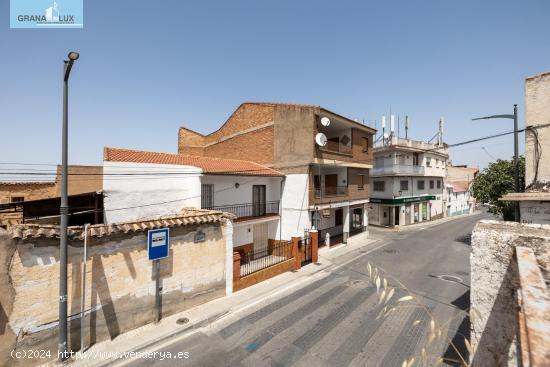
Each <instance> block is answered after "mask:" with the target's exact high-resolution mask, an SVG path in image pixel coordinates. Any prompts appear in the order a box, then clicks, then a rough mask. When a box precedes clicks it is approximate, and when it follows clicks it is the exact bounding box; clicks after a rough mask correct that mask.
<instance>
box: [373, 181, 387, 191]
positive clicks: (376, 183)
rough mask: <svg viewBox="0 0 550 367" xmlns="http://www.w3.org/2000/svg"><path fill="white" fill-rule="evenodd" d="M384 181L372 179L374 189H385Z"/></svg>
mask: <svg viewBox="0 0 550 367" xmlns="http://www.w3.org/2000/svg"><path fill="white" fill-rule="evenodd" d="M385 184H386V183H385V182H384V181H374V183H373V185H374V191H385V190H386V185H385Z"/></svg>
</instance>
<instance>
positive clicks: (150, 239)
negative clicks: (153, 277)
mask: <svg viewBox="0 0 550 367" xmlns="http://www.w3.org/2000/svg"><path fill="white" fill-rule="evenodd" d="M169 243H170V231H169V230H168V228H160V229H151V230H150V231H149V232H147V252H148V255H149V260H158V259H163V258H165V257H168V244H169Z"/></svg>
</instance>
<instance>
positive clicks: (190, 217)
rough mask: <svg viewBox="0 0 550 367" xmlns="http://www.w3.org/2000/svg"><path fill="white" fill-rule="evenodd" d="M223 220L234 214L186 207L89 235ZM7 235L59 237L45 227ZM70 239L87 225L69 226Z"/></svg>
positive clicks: (24, 227)
mask: <svg viewBox="0 0 550 367" xmlns="http://www.w3.org/2000/svg"><path fill="white" fill-rule="evenodd" d="M224 219H233V215H232V214H229V213H224V212H221V211H216V210H204V209H195V208H185V209H183V210H182V211H181V212H180V214H178V215H176V216H169V217H159V218H152V219H143V220H139V221H133V222H123V223H113V224H94V225H91V226H89V227H88V228H89V236H91V237H95V238H101V237H104V236H111V235H116V234H128V233H137V232H144V231H148V230H150V229H155V228H166V227H181V226H186V225H192V224H204V223H217V222H221V221H223V220H224ZM8 233H9V235H10V236H11V237H12V238H15V239H30V238H59V226H57V225H46V224H19V225H15V226H12V227H11V228H10V229H9V232H8ZM68 236H69V238H70V239H77V240H78V239H80V240H83V239H84V226H74V227H69V229H68Z"/></svg>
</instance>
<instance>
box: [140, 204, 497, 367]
mask: <svg viewBox="0 0 550 367" xmlns="http://www.w3.org/2000/svg"><path fill="white" fill-rule="evenodd" d="M482 218H489V215H487V214H475V215H470V216H465V217H462V218H456V219H452V220H448V221H445V222H443V223H440V224H436V225H430V224H428V225H427V226H426V227H424V226H422V225H421V224H420V225H417V226H415V228H414V229H407V230H406V231H403V232H392V231H388V230H384V229H376V228H375V229H372V237H375V238H380V239H381V242H380V243H382V244H384V246H381V247H380V248H379V249H378V250H375V251H373V252H371V253H369V254H367V253H366V251H359V253H358V254H357V253H355V254H353V256H354V257H355V258H352V259H351V261H350V259H349V258H348V257H345V256H343V257H342V259H341V260H340V261H341V264H344V265H343V266H340V267H336V268H335V269H334V270H332V269H331V270H330V271H328V274H327V276H325V277H323V278H321V279H320V280H316V281H314V282H311V283H308V284H306V285H305V286H302V287H300V288H299V289H297V290H296V289H293V290H292V291H290V292H289V293H287V294H283V295H281V296H280V298H278V299H277V300H276V301H274V302H272V303H270V304H268V305H262V306H259V307H258V308H255V309H254V308H253V309H251V310H249V311H248V313H247V314H245V315H239V316H234V315H229V316H227V317H225V318H222V319H221V320H219V321H218V322H216V323H214V325H212V326H211V327H208V328H205V329H204V331H200V330H199V331H198V332H196V333H194V334H192V335H190V336H189V337H186V338H183V339H180V340H177V341H175V342H174V343H172V344H170V345H168V346H164V347H162V348H161V349H160V351H163V352H170V353H171V354H173V355H175V354H177V353H178V352H188V353H189V358H188V359H185V360H181V359H180V360H166V359H165V360H163V361H159V360H156V361H155V362H153V363H152V361H151V360H144V361H143V362H141V363H142V365H145V364H147V365H150V364H154V365H181V364H182V363H183V365H186V366H384V367H388V366H390V367H391V366H401V365H402V364H403V361H404V360H407V359H408V360H410V358H412V357H414V358H415V359H416V360H417V361H418V360H420V359H423V358H425V360H426V361H427V363H426V364H427V365H432V364H434V363H435V362H436V361H437V359H438V358H439V357H440V356H445V358H448V359H449V360H447V361H446V362H447V363H449V364H451V365H452V362H449V361H450V360H451V359H457V360H458V359H460V357H458V356H457V354H456V352H454V350H453V348H452V347H450V346H449V340H454V342H455V345H456V346H457V348H458V349H459V350H460V352H461V354H463V355H464V358H467V356H466V352H465V348H464V344H463V337H461V336H460V335H459V334H457V329H458V330H459V331H460V333H462V334H464V333H465V332H466V336H467V330H468V327H469V326H468V320H467V318H466V317H465V316H467V314H466V312H465V311H464V310H465V309H467V308H468V305H469V280H470V266H469V253H470V246H469V238H470V233H471V230H472V228H473V227H474V225H475V223H476V222H477V221H478V220H480V219H482ZM346 262H347V263H346ZM368 263H370V264H371V270H372V271H374V269H375V268H377V269H378V271H379V272H380V274H382V275H383V276H384V277H387V279H388V287H394V286H395V287H396V289H397V291H396V292H395V295H394V296H393V297H392V300H391V301H390V302H389V303H388V305H389V306H388V308H391V306H392V305H397V303H396V300H398V299H399V298H400V297H404V296H406V295H412V296H414V297H417V298H415V299H417V300H419V301H420V303H421V304H422V306H421V307H418V306H415V304H414V300H413V301H407V302H401V303H399V305H400V307H398V308H396V309H395V310H394V312H391V313H389V315H387V316H382V317H379V316H380V313H381V310H382V308H383V304H384V303H382V305H379V296H378V294H377V287H376V286H375V285H374V284H373V282H372V281H370V280H369V273H368V265H367V264H368ZM309 266H315V265H314V264H312V265H309ZM398 282H401V283H402V284H403V285H404V286H405V287H406V289H402V288H401V287H400V286H399V283H398ZM380 287H381V288H382V287H383V286H382V285H381V286H380ZM388 289H389V288H388ZM381 291H382V289H380V292H381ZM432 318H433V320H434V324H435V328H434V329H432V327H433V326H432V325H430V324H431V319H432ZM431 330H435V332H434V334H435V338H433V340H430V339H432V337H430V336H429V334H431ZM438 334H439V335H438ZM423 348H424V349H425V351H424V352H422V349H423Z"/></svg>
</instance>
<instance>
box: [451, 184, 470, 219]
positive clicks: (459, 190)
mask: <svg viewBox="0 0 550 367" xmlns="http://www.w3.org/2000/svg"><path fill="white" fill-rule="evenodd" d="M446 188H447V212H446V216H447V217H451V216H455V215H462V214H471V213H473V212H474V209H475V208H474V200H473V197H472V196H471V195H470V190H469V188H468V187H465V186H464V185H462V184H461V183H459V182H448V183H447V185H446Z"/></svg>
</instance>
